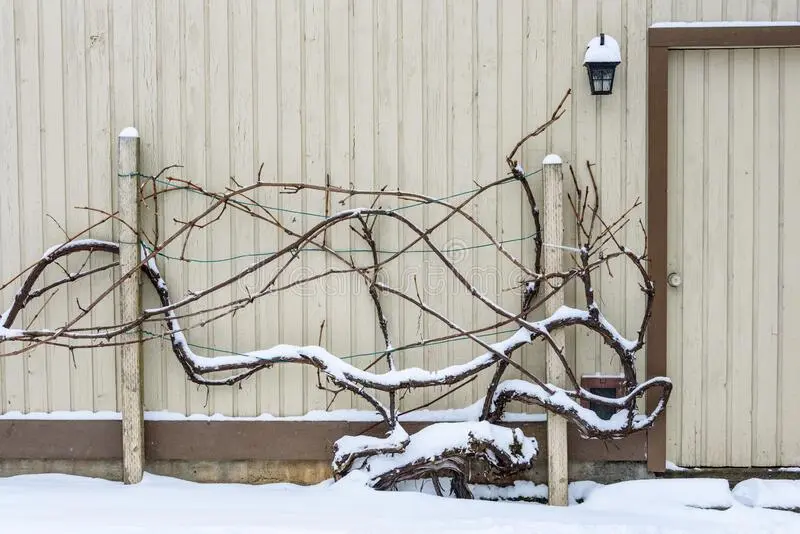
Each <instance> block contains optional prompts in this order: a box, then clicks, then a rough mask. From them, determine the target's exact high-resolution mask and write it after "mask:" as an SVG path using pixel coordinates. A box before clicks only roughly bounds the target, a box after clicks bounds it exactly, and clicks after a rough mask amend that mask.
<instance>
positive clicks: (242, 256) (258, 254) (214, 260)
mask: <svg viewBox="0 0 800 534" xmlns="http://www.w3.org/2000/svg"><path fill="white" fill-rule="evenodd" d="M540 172H542V169H538V170H535V171H533V172H530V173H528V174H526V175H525V176H524V178H528V177H530V176H533V175H535V174H538V173H540ZM120 176H126V177H127V176H132V175H120ZM139 176H142V177H144V178H150V179H152V180H153V181H154V182H156V183H160V184H162V185H170V186H172V185H175V184H173V183H172V182H169V181H167V180H161V179H158V178H154V177H152V176H144V175H141V174H140V175H139ZM513 180H516V177H514V176H509V177H507V178H506V181H504V182H503V183H508V182H511V181H513ZM479 190H480V188H475V189H470V190H469V191H462V192H459V193H454V194H452V195H447V196H444V197H440V198H436V199H433V201H434V202H435V201H443V200H449V199H451V198H456V197H460V196H464V195H470V194H472V193H475V192H476V191H479ZM188 191H191V192H193V193H196V194H201V193H200V192H199V191H194V190H192V189H189V190H188ZM231 202H235V203H237V204H239V205H242V206H255V207H260V208H264V209H268V210H273V211H280V212H285V213H292V214H295V215H305V216H309V217H318V218H323V219H325V218H327V217H328V216H326V215H323V214H320V213H313V212H304V211H298V210H290V209H286V208H276V207H270V206H264V205H263V204H259V203H256V202H243V201H240V200H234V201H231ZM428 204H431V202H430V201H428V202H416V203H413V204H409V205H406V206H398V207H397V208H392V209H391V210H389V211H399V210H402V209H408V208H414V207H417V206H422V205H428ZM534 235H535V234H530V235H526V236H522V237H514V238H509V239H503V240H501V241H499V243H500V244H506V243H517V242H520V241H526V240H528V239H531V238H533V236H534ZM142 246H143V247H144V248H145V249H147V250H148V251H149V252H152V251H153V248H152V247H150V246H148V245H147V244H145V243H142ZM492 246H494V243H481V244H479V245H470V246H466V247H454V248H450V249H444V250H442V252H445V253H451V252H463V251H467V250H475V249H480V248H486V247H492ZM333 251H334V252H336V253H339V254H348V253H371V252H372V250H371V249H366V248H355V249H333ZM301 252H326V251H325V250H323V249H321V248H303V250H302V251H301ZM377 252H378V253H380V254H396V253H398V252H399V251H397V250H383V249H379V250H378V251H377ZM406 252H408V253H421V254H430V253H431V251H430V250H427V249H418V250H407V251H406ZM274 253H275V252H274V251H270V252H252V253H248V254H237V255H234V256H230V257H226V258H210V259H209V258H205V259H200V258H180V257H177V256H171V255H169V254H166V253H164V252H158V253H157V255H158V256H159V257H161V258H164V259H167V260H174V261H182V262H187V263H224V262H230V261H236V260H240V259H246V258H259V257H264V256H271V255H272V254H274Z"/></svg>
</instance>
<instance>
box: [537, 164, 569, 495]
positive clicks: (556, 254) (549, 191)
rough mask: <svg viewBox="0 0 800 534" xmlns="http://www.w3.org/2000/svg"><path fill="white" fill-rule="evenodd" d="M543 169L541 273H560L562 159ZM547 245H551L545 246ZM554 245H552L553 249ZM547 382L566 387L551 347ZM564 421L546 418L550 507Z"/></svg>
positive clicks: (564, 477)
mask: <svg viewBox="0 0 800 534" xmlns="http://www.w3.org/2000/svg"><path fill="white" fill-rule="evenodd" d="M542 165H543V167H544V171H543V175H544V238H543V241H544V244H545V245H544V272H546V273H552V272H557V271H561V270H562V257H563V253H564V252H563V251H562V250H561V248H560V247H561V246H562V245H563V244H564V214H563V211H562V206H563V197H562V195H563V174H562V173H561V158H560V157H558V156H557V155H555V154H550V155H549V156H547V157H545V158H544V161H542ZM548 245H550V246H548ZM552 245H555V246H552ZM563 304H564V293H563V292H561V291H558V292H557V293H555V294H554V295H553V296H551V297H550V298H549V299H547V301H545V313H546V314H547V316H550V315H552V314H553V313H555V312H556V310H558V308H560V307H561V306H562V305H563ZM551 335H552V337H553V340H554V341H555V344H556V345H557V346H559V347H563V346H564V330H563V329H558V330H556V331H554V332H552V333H551ZM547 382H548V383H550V384H553V385H554V386H559V387H564V386H566V383H565V382H566V372H565V370H564V367H563V366H562V364H561V360H560V359H559V358H558V356H557V355H556V352H555V351H554V350H553V348H552V347H550V346H548V347H547ZM568 484H569V479H568V473H567V420H566V419H564V418H563V417H561V416H558V415H555V414H552V413H550V414H548V415H547V485H548V488H549V493H548V495H549V498H548V501H549V503H550V504H554V505H558V506H566V505H567V504H568V503H567V488H568Z"/></svg>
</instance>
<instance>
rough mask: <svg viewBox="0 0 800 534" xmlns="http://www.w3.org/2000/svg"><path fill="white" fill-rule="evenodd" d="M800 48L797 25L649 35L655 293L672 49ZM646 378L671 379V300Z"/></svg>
mask: <svg viewBox="0 0 800 534" xmlns="http://www.w3.org/2000/svg"><path fill="white" fill-rule="evenodd" d="M792 47H800V24H798V23H786V24H780V23H777V24H775V23H758V22H753V23H748V24H747V25H740V26H724V25H719V26H712V25H708V24H697V23H663V24H654V25H653V26H651V27H650V28H648V30H647V233H648V236H649V237H648V243H649V250H648V255H649V257H650V276H651V277H652V279H653V282H654V283H655V288H656V294H657V295H659V294H663V295H666V287H667V237H668V235H667V232H668V226H667V222H668V221H667V176H668V175H667V162H668V159H669V154H668V153H667V147H668V131H669V124H668V117H669V114H668V112H669V110H668V107H669V92H668V82H669V80H668V56H669V51H670V50H685V49H711V48H792ZM646 373H647V377H648V378H652V377H655V376H666V375H667V299H666V298H656V299H655V300H654V302H653V308H652V316H651V319H650V328H649V329H648V333H647V363H646ZM657 403H658V397H657V396H656V395H653V394H648V395H647V400H646V406H647V411H648V412H650V411H652V410H654V409H655V407H656V404H657ZM666 417H667V414H666V412H664V414H662V416H661V417H660V418H659V420H658V421H657V422H656V424H655V425H653V427H652V428H651V429H650V430H649V431H648V433H647V468H648V470H649V471H652V472H664V471H665V470H666V455H667V422H666Z"/></svg>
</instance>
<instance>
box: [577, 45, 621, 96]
mask: <svg viewBox="0 0 800 534" xmlns="http://www.w3.org/2000/svg"><path fill="white" fill-rule="evenodd" d="M621 61H622V56H621V55H620V53H619V44H618V43H617V41H616V40H615V39H614V38H613V37H611V36H610V35H606V34H604V33H601V34H600V35H598V36H597V37H594V38H592V40H591V41H589V44H588V45H586V55H584V57H583V64H584V65H586V71H587V73H588V74H589V87H591V89H592V94H593V95H610V94H611V89H612V88H613V86H614V72H615V71H616V69H617V65H619V64H620V62H621Z"/></svg>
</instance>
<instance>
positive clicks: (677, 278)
mask: <svg viewBox="0 0 800 534" xmlns="http://www.w3.org/2000/svg"><path fill="white" fill-rule="evenodd" d="M682 283H683V279H682V278H681V275H680V274H679V273H669V274H668V275H667V284H669V286H670V287H680V286H681V284H682Z"/></svg>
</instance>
